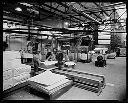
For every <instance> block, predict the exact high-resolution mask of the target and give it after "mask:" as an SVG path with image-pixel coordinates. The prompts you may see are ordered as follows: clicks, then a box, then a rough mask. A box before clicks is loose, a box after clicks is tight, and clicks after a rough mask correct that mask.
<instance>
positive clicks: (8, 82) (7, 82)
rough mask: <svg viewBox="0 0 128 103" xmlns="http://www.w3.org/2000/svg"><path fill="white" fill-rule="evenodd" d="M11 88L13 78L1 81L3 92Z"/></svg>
mask: <svg viewBox="0 0 128 103" xmlns="http://www.w3.org/2000/svg"><path fill="white" fill-rule="evenodd" d="M11 87H13V78H10V79H7V80H4V81H3V91H4V90H7V89H9V88H11Z"/></svg>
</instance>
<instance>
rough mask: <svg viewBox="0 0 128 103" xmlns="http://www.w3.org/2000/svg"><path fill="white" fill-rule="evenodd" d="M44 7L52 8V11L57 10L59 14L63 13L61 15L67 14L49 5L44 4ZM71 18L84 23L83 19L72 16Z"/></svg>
mask: <svg viewBox="0 0 128 103" xmlns="http://www.w3.org/2000/svg"><path fill="white" fill-rule="evenodd" d="M42 5H44V6H47V7H49V8H51V9H54V10H56V11H58V12H61V13H63V14H65V12H63V11H61V10H58V9H57V8H54V7H51V6H49V5H47V4H42ZM70 16H71V17H72V18H75V19H77V20H80V21H83V20H81V19H79V18H76V17H74V16H72V15H70Z"/></svg>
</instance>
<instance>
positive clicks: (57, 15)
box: [34, 5, 77, 22]
mask: <svg viewBox="0 0 128 103" xmlns="http://www.w3.org/2000/svg"><path fill="white" fill-rule="evenodd" d="M34 7H39V6H38V5H34ZM39 8H40V10H42V11H44V12H48V13H50V14H53V15H54V16H55V17H58V18H59V17H62V18H63V19H66V20H70V19H68V18H67V17H64V16H62V15H59V14H56V13H54V12H51V11H49V10H46V9H44V8H42V7H39ZM71 21H73V22H77V21H75V20H71Z"/></svg>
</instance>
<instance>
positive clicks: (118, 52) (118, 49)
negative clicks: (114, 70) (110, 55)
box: [116, 47, 120, 57]
mask: <svg viewBox="0 0 128 103" xmlns="http://www.w3.org/2000/svg"><path fill="white" fill-rule="evenodd" d="M119 55H120V47H117V49H116V56H117V57H119Z"/></svg>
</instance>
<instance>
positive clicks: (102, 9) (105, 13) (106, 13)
mask: <svg viewBox="0 0 128 103" xmlns="http://www.w3.org/2000/svg"><path fill="white" fill-rule="evenodd" d="M93 3H94V4H95V5H96V6H97V7H98V8H99V9H101V10H102V11H103V12H104V13H105V14H106V15H107V16H109V14H108V13H107V12H106V11H105V10H104V9H103V7H101V6H100V5H99V4H97V3H96V2H93Z"/></svg>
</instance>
